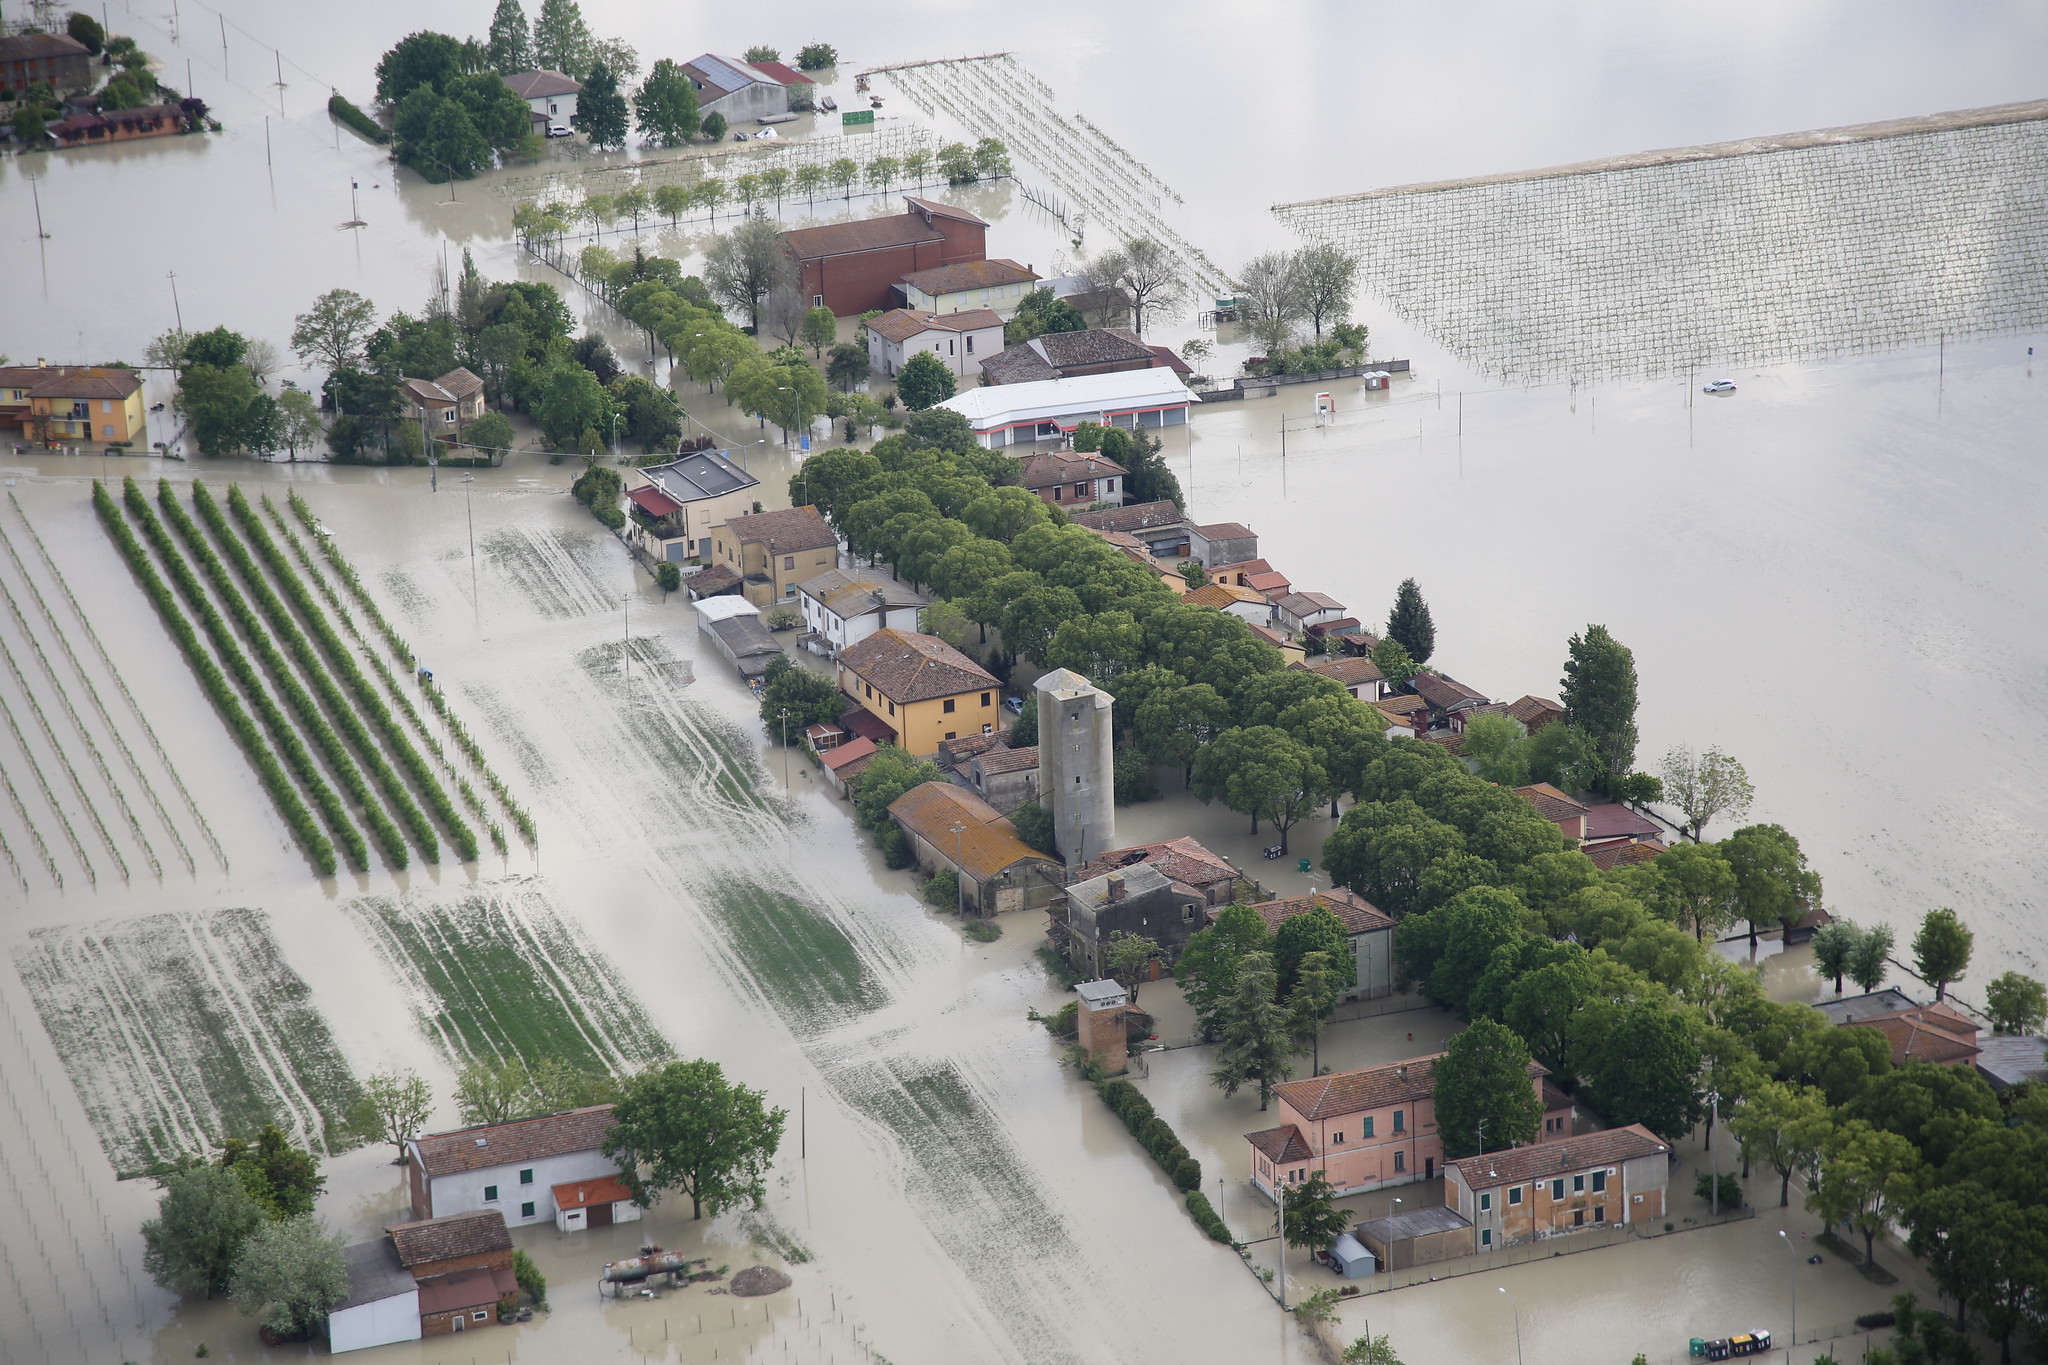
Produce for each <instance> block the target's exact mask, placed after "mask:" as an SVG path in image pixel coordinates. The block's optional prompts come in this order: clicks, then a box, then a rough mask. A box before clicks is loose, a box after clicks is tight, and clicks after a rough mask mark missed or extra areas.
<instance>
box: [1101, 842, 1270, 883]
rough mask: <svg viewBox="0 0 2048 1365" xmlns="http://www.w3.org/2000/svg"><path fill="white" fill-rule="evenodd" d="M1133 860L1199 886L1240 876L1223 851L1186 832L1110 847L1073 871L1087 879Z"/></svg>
mask: <svg viewBox="0 0 2048 1365" xmlns="http://www.w3.org/2000/svg"><path fill="white" fill-rule="evenodd" d="M1133 863H1145V864H1147V865H1149V866H1152V867H1156V868H1158V869H1159V870H1160V871H1161V872H1163V873H1165V874H1166V876H1167V879H1168V880H1170V881H1176V882H1179V883H1181V884H1182V885H1184V886H1192V887H1196V888H1206V887H1210V886H1214V885H1216V884H1217V883H1218V882H1234V881H1236V880H1237V869H1236V868H1234V867H1232V866H1231V865H1230V863H1229V862H1228V861H1227V860H1225V859H1224V858H1223V856H1222V855H1221V854H1216V853H1211V852H1210V851H1209V850H1208V849H1206V848H1203V847H1202V846H1201V845H1200V844H1199V843H1197V842H1195V840H1193V839H1191V838H1189V837H1188V836H1186V835H1182V836H1181V837H1180V838H1178V839H1167V840H1164V841H1163V842H1160V843H1156V844H1138V845H1136V846H1135V847H1132V848H1116V849H1111V850H1110V851H1109V852H1107V853H1105V854H1103V855H1102V856H1101V857H1099V858H1097V859H1096V860H1095V861H1094V862H1092V863H1089V864H1088V865H1087V866H1086V867H1084V868H1082V869H1081V870H1080V871H1078V872H1076V873H1075V874H1074V875H1075V877H1076V879H1078V880H1087V879H1088V878H1091V877H1100V876H1102V875H1103V874H1104V873H1108V872H1114V871H1116V870H1117V869H1118V868H1121V867H1129V866H1131V865H1132V864H1133Z"/></svg>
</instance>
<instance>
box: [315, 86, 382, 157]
mask: <svg viewBox="0 0 2048 1365" xmlns="http://www.w3.org/2000/svg"><path fill="white" fill-rule="evenodd" d="M327 112H328V113H330V114H332V115H333V116H334V117H335V118H336V119H338V120H340V121H341V122H342V123H343V124H344V125H346V126H347V127H348V128H350V129H351V130H353V131H355V132H358V133H361V134H362V135H363V136H364V137H366V138H368V139H369V140H370V141H372V142H375V143H378V144H380V145H381V144H383V143H386V142H389V141H391V134H389V133H387V132H385V131H384V128H383V125H381V124H379V123H378V122H377V120H375V119H373V118H371V117H370V116H369V115H368V114H366V113H364V112H363V111H362V110H360V109H358V108H356V107H355V105H353V104H351V103H349V102H348V100H346V99H345V98H343V97H342V96H341V95H340V94H338V93H337V94H333V95H329V96H328V97H327Z"/></svg>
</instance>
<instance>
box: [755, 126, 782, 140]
mask: <svg viewBox="0 0 2048 1365" xmlns="http://www.w3.org/2000/svg"><path fill="white" fill-rule="evenodd" d="M775 136H777V134H776V132H775V130H774V129H773V128H763V129H762V130H761V131H760V132H758V133H756V134H754V140H755V141H757V142H758V141H762V140H764V139H767V138H773V137H775Z"/></svg>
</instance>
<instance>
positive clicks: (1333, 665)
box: [1308, 658, 1387, 687]
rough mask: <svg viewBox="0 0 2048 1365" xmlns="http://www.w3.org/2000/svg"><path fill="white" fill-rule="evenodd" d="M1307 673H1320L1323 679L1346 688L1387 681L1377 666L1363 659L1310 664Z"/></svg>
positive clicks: (1331, 660)
mask: <svg viewBox="0 0 2048 1365" xmlns="http://www.w3.org/2000/svg"><path fill="white" fill-rule="evenodd" d="M1308 671H1309V672H1311V673H1320V674H1321V675H1322V676H1323V677H1325V678H1331V679H1334V680H1336V681H1337V682H1340V683H1342V684H1343V685H1344V686H1346V687H1357V686H1359V685H1360V684H1362V683H1375V682H1385V681H1386V680H1387V679H1386V675H1385V674H1384V673H1381V672H1380V668H1379V665H1378V664H1376V663H1374V662H1373V661H1372V660H1371V659H1364V658H1354V659H1326V660H1324V661H1323V662H1322V663H1319V664H1310V665H1309V666H1308Z"/></svg>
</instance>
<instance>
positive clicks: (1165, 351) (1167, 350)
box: [1145, 342, 1195, 374]
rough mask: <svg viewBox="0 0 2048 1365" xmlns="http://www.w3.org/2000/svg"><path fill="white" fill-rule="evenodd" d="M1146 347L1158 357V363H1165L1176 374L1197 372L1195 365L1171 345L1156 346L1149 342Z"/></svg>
mask: <svg viewBox="0 0 2048 1365" xmlns="http://www.w3.org/2000/svg"><path fill="white" fill-rule="evenodd" d="M1145 349H1146V350H1148V351H1150V352H1151V353H1152V354H1153V356H1154V357H1156V358H1157V363H1159V364H1161V365H1164V366H1165V367H1166V368H1167V369H1169V370H1172V371H1173V372H1174V373H1175V374H1193V373H1194V372H1195V367H1194V366H1192V365H1190V364H1188V363H1187V361H1185V360H1182V359H1181V358H1180V357H1179V356H1178V355H1176V354H1175V353H1174V349H1173V347H1171V346H1154V345H1152V344H1150V343H1149V342H1148V343H1146V346H1145Z"/></svg>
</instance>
